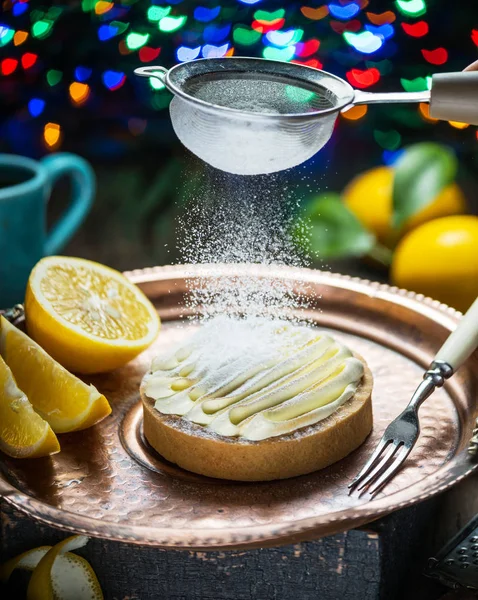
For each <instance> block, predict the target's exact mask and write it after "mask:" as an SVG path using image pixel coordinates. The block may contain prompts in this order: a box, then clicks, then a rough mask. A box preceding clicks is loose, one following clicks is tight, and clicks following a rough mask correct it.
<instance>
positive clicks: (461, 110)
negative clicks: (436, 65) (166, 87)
mask: <svg viewBox="0 0 478 600" xmlns="http://www.w3.org/2000/svg"><path fill="white" fill-rule="evenodd" d="M470 66H471V65H470ZM430 116H431V117H433V118H434V119H442V120H443V121H461V122H462V123H470V124H471V125H478V72H477V71H464V72H462V73H437V74H436V75H433V77H432V92H431V98H430Z"/></svg>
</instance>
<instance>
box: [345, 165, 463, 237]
mask: <svg viewBox="0 0 478 600" xmlns="http://www.w3.org/2000/svg"><path fill="white" fill-rule="evenodd" d="M393 174H394V172H393V169H392V168H390V167H376V168H374V169H370V170H369V171H365V173H362V174H361V175H358V176H357V177H355V178H354V179H352V181H351V182H350V183H349V184H348V186H347V187H346V188H345V190H344V194H343V198H344V202H345V204H346V205H347V206H348V208H349V209H350V210H351V211H352V212H353V213H354V215H355V216H356V217H357V219H358V220H359V221H360V222H361V223H362V225H363V226H364V227H365V228H366V229H368V230H369V231H371V232H372V233H374V234H375V235H376V237H377V239H378V241H379V242H380V243H382V244H384V245H385V246H388V247H389V248H392V247H393V246H394V245H395V242H396V240H397V238H398V237H400V234H401V235H403V234H404V233H406V232H407V231H410V230H412V229H415V227H418V225H421V224H422V223H426V222H427V221H431V220H432V219H437V218H439V217H446V216H448V215H457V214H461V213H463V212H465V209H466V201H465V197H464V195H463V192H462V191H461V189H460V188H459V186H458V185H457V184H456V183H451V184H450V185H448V186H447V187H445V188H444V189H443V190H442V191H441V192H440V194H438V196H437V197H436V198H435V200H433V202H431V203H430V204H428V206H425V208H423V209H422V210H420V211H419V212H418V213H416V214H415V215H413V216H412V217H410V218H409V219H408V220H407V221H406V222H405V224H404V226H403V229H402V230H401V231H400V233H399V234H398V235H397V232H396V231H394V230H393V228H392V210H393V205H392V192H393Z"/></svg>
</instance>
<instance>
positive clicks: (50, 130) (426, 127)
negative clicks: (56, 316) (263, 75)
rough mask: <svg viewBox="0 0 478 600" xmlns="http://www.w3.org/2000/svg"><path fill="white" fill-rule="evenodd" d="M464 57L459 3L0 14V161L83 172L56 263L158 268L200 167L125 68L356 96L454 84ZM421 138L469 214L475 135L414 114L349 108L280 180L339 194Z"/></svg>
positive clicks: (472, 12) (160, 6)
mask: <svg viewBox="0 0 478 600" xmlns="http://www.w3.org/2000/svg"><path fill="white" fill-rule="evenodd" d="M458 4H459V6H458ZM477 46H478V5H477V4H476V3H475V2H466V3H456V2H453V1H452V0H396V1H393V0H354V1H350V0H334V1H333V2H328V3H326V2H324V1H323V0H303V1H302V2H287V1H286V0H282V1H280V0H278V1H268V0H213V1H208V0H201V1H191V0H169V1H167V2H166V1H161V0H136V1H135V0H125V1H123V2H119V1H116V2H108V1H105V0H82V1H80V0H73V1H69V2H50V3H42V2H39V1H35V0H30V1H23V0H18V1H13V0H3V3H2V11H1V18H0V103H1V114H0V132H1V134H0V151H2V152H13V153H18V154H23V155H27V156H31V157H36V158H38V157H41V156H44V155H45V154H48V153H50V152H54V151H71V152H76V153H78V154H80V155H81V156H83V157H85V158H87V159H88V160H89V161H90V162H91V163H92V165H93V167H94V169H95V171H96V174H97V177H98V193H97V199H96V202H95V206H94V208H93V210H92V212H91V213H90V215H89V217H88V219H87V222H86V224H85V225H84V226H83V227H82V228H81V230H80V231H79V233H78V234H77V235H76V236H75V238H74V239H73V241H72V242H71V243H70V244H69V247H68V248H67V249H66V253H70V254H76V255H79V256H85V257H89V258H94V259H96V260H99V261H101V262H104V263H107V264H109V265H111V266H114V267H117V268H120V269H129V268H134V267H142V266H148V265H153V264H161V263H169V262H172V261H174V260H175V259H176V256H177V254H176V251H175V247H176V243H175V236H176V226H175V217H176V214H177V212H178V210H180V208H178V203H177V200H178V198H179V200H180V199H181V197H182V195H184V191H183V186H184V184H185V182H189V183H190V182H191V180H194V178H195V177H201V173H202V172H203V170H205V169H206V170H207V168H208V167H206V166H204V165H203V164H201V163H200V162H199V161H198V160H197V159H195V158H194V157H192V156H191V155H189V153H188V152H187V151H185V150H184V149H183V148H182V147H181V145H180V143H179V142H178V140H177V139H176V137H175V135H174V132H173V131H172V128H171V124H170V121H169V116H168V111H167V107H168V103H169V101H170V94H169V93H168V91H167V90H165V89H164V88H161V84H160V86H159V88H158V87H156V85H155V83H154V80H151V82H149V81H148V80H145V79H140V78H137V77H135V76H134V74H133V69H134V68H135V67H137V66H139V65H149V64H160V65H163V66H167V67H169V66H172V65H174V64H176V63H177V62H179V61H185V60H191V59H194V58H197V57H212V56H214V57H217V56H231V55H245V56H247V55H251V56H259V57H267V58H274V59H279V60H294V61H296V62H299V63H303V64H307V65H311V66H315V67H319V68H324V69H325V70H328V71H330V72H332V73H335V74H337V75H339V76H341V77H344V78H346V79H347V80H348V81H349V82H350V83H351V84H352V85H354V86H355V87H357V88H360V89H364V90H367V91H392V90H394V91H397V90H407V91H413V90H422V89H426V87H427V86H428V85H429V79H428V78H429V77H430V75H431V74H432V73H435V72H444V71H454V70H462V69H463V68H464V67H465V66H466V65H467V64H469V63H471V62H472V61H473V60H475V59H476V58H477V55H478V49H477ZM423 140H433V141H437V142H441V143H444V144H447V145H448V146H450V147H452V148H453V150H454V152H455V153H456V155H457V157H458V159H459V164H460V169H459V181H460V185H461V186H462V188H463V189H464V191H465V194H466V196H467V198H468V201H469V203H470V207H471V209H472V208H473V203H474V202H475V200H474V198H475V195H476V192H475V185H476V181H475V179H474V176H473V171H474V169H475V160H476V156H477V152H478V131H477V128H476V127H473V126H468V125H464V124H459V123H451V124H450V123H446V122H435V121H433V120H431V119H430V118H429V117H428V112H427V107H426V106H425V105H420V106H418V105H395V106H393V105H392V106H386V105H378V106H371V107H369V108H368V109H367V108H365V107H359V108H356V109H353V110H352V111H350V113H346V114H344V115H342V116H341V117H340V119H339V120H338V122H337V127H336V131H335V134H334V136H333V137H332V140H331V141H330V142H329V144H328V145H327V146H326V147H325V148H324V149H323V150H322V151H321V153H320V154H319V155H318V156H316V157H315V158H314V159H312V160H311V161H310V162H309V163H307V164H306V166H305V167H303V168H298V169H294V170H291V171H290V172H289V173H288V174H287V177H288V178H289V180H290V181H296V182H297V194H298V195H307V194H312V193H319V192H321V191H324V190H327V189H328V190H336V191H341V190H342V189H343V188H344V186H345V185H346V184H347V183H348V182H349V181H350V179H351V178H352V177H353V176H355V175H357V174H359V173H360V172H362V171H364V170H365V169H369V168H371V167H375V166H378V165H381V164H391V163H392V162H393V161H394V160H395V159H396V157H397V154H398V153H400V152H401V149H402V148H403V147H404V146H406V145H408V144H411V143H414V142H419V141H423ZM304 181H307V183H308V184H309V187H307V186H306V185H305V184H303V182H304ZM66 193H67V189H66V184H65V185H64V186H62V185H60V186H58V188H57V189H56V190H55V193H54V197H53V200H52V203H51V208H50V212H51V215H50V216H51V218H54V216H55V214H56V213H58V212H60V211H61V207H62V205H63V204H64V200H65V195H66ZM364 202H367V198H364ZM166 244H167V245H166Z"/></svg>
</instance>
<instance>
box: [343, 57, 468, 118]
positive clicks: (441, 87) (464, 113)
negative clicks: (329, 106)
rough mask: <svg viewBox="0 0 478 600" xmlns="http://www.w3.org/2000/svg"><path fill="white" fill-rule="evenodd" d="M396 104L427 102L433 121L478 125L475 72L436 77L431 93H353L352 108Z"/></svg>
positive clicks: (445, 74) (438, 74) (443, 74)
mask: <svg viewBox="0 0 478 600" xmlns="http://www.w3.org/2000/svg"><path fill="white" fill-rule="evenodd" d="M470 66H472V65H470ZM397 102H429V103H430V116H431V117H432V118H434V119H441V120H442V121H461V122H463V123H470V124H471V125H478V71H462V72H458V73H437V74H436V75H433V77H432V85H431V91H429V90H426V91H424V92H392V93H385V94H373V93H370V92H362V91H359V90H356V91H355V96H354V101H353V105H355V104H377V103H383V104H390V103H397ZM347 108H350V106H349V107H347Z"/></svg>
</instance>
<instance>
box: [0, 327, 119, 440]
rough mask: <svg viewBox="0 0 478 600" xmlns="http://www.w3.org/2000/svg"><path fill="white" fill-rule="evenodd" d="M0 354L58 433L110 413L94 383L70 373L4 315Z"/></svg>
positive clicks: (94, 421)
mask: <svg viewBox="0 0 478 600" xmlns="http://www.w3.org/2000/svg"><path fill="white" fill-rule="evenodd" d="M0 355H1V356H2V357H3V359H4V361H5V363H7V364H8V366H9V367H10V369H11V372H12V373H13V376H14V377H15V381H16V382H17V384H18V387H19V388H20V389H21V390H22V391H23V392H25V394H26V396H27V398H28V400H29V401H30V403H31V405H32V406H33V408H34V409H35V411H36V412H37V413H38V414H39V415H40V416H41V417H43V419H45V421H48V423H49V424H50V426H51V428H52V429H53V431H55V432H56V433H64V432H67V431H76V430H78V429H86V427H90V426H91V425H94V424H95V423H97V422H98V421H100V420H101V419H103V418H104V417H106V416H107V415H109V414H110V412H111V407H110V405H109V404H108V400H106V398H105V397H104V396H103V395H102V394H100V393H99V392H98V390H97V389H96V388H95V387H94V386H93V385H87V384H86V383H84V382H83V381H81V379H78V377H75V375H72V374H71V373H69V372H68V371H67V370H66V369H65V368H64V367H62V366H61V365H60V364H59V363H57V362H56V361H55V360H53V358H52V357H51V356H49V355H48V354H47V353H46V352H45V351H44V350H43V349H42V348H40V346H39V345H38V344H36V343H35V342H34V341H33V340H32V339H31V338H29V337H28V335H26V334H25V333H23V331H20V329H18V328H17V327H15V326H14V325H12V324H11V323H9V322H8V321H7V320H6V319H5V318H4V317H0Z"/></svg>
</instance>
